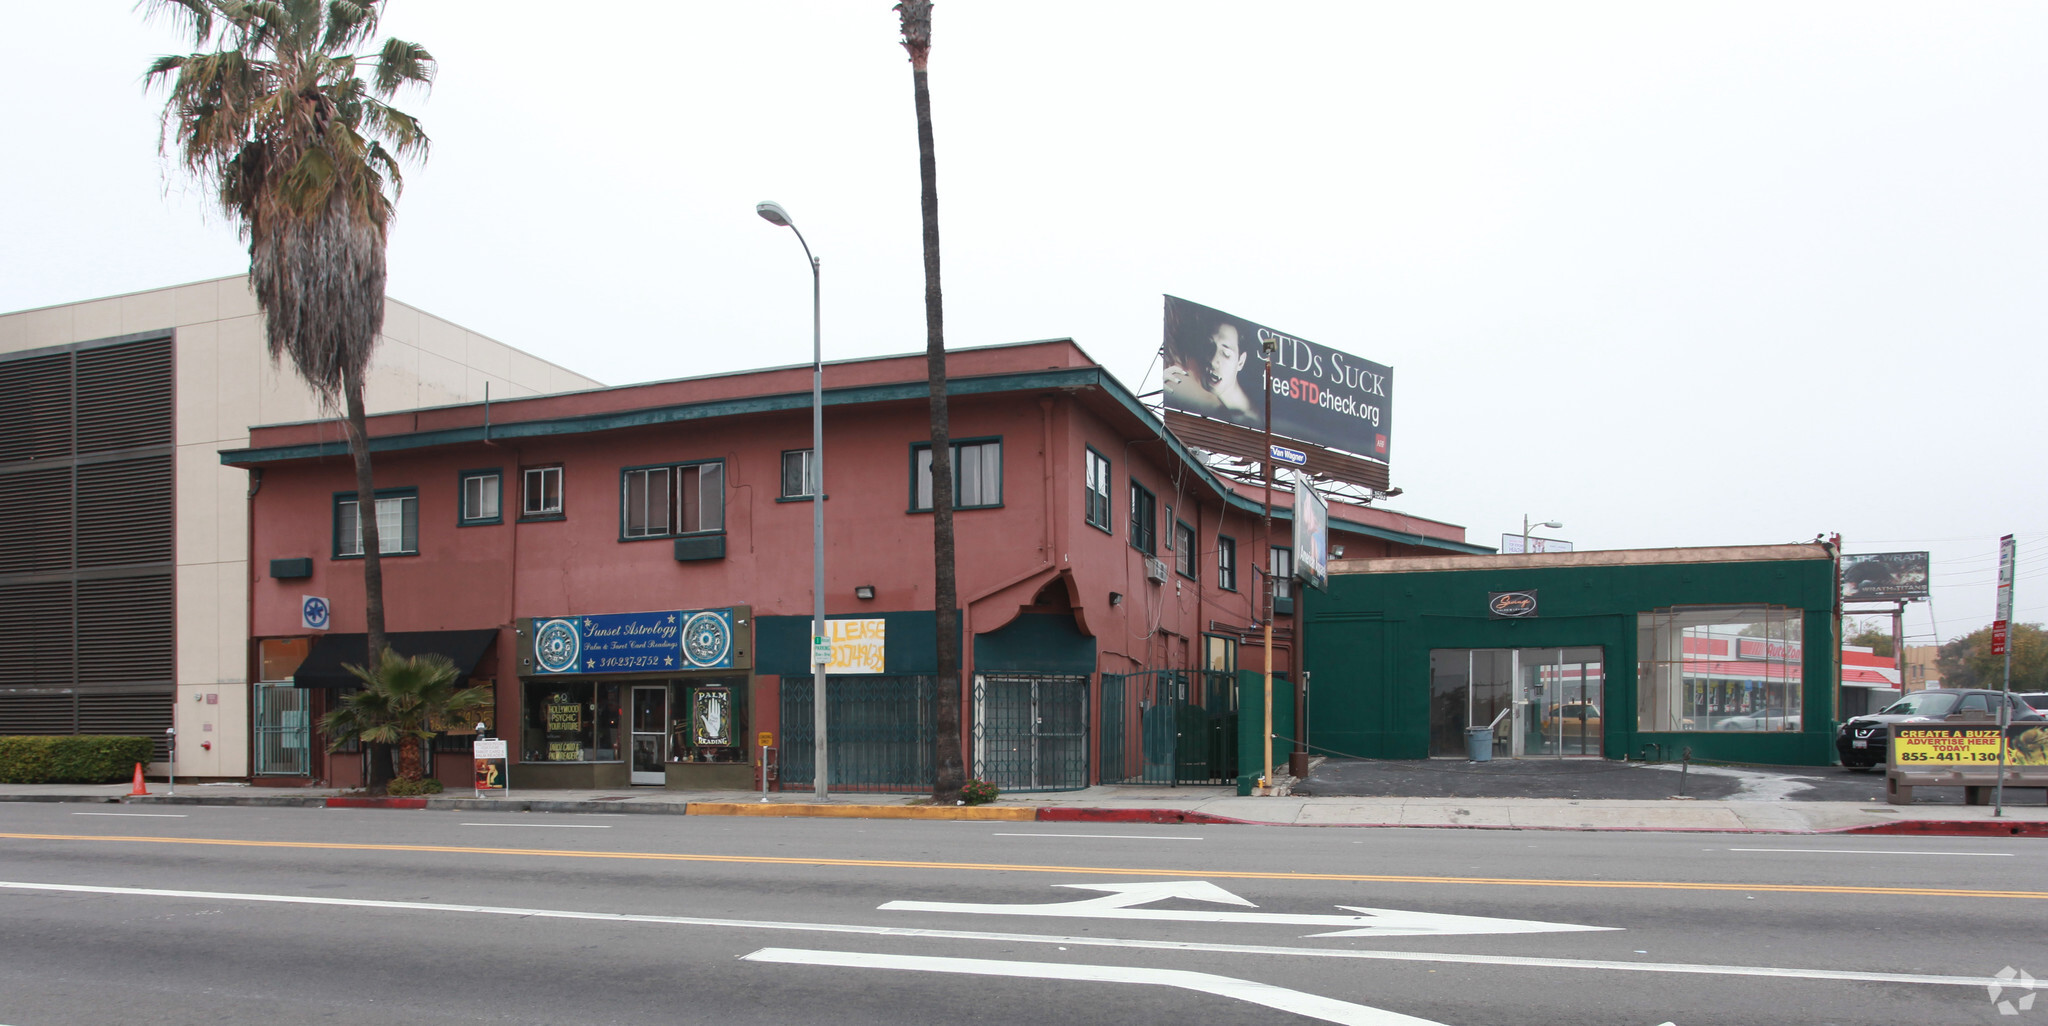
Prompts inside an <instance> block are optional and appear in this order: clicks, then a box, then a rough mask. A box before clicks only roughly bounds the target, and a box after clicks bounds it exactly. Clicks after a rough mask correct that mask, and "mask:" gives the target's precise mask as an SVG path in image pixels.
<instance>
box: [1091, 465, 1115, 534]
mask: <svg viewBox="0 0 2048 1026" xmlns="http://www.w3.org/2000/svg"><path fill="white" fill-rule="evenodd" d="M1087 502H1088V508H1087V510H1086V512H1085V514H1084V515H1085V517H1086V518H1087V521H1088V523H1089V524H1090V525H1091V526H1094V527H1100V528H1102V529H1103V530H1105V531H1108V530H1111V528H1110V526H1109V516H1110V514H1109V459H1108V457H1105V456H1103V455H1102V454H1101V453H1099V452H1096V451H1095V450H1094V449H1092V448H1091V449H1089V450H1088V493H1087Z"/></svg>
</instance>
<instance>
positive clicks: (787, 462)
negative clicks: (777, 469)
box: [782, 449, 818, 499]
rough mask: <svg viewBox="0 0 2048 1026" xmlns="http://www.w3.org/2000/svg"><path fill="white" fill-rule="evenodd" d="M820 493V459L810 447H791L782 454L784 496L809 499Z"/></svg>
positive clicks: (786, 497)
mask: <svg viewBox="0 0 2048 1026" xmlns="http://www.w3.org/2000/svg"><path fill="white" fill-rule="evenodd" d="M816 494H818V459H817V456H816V454H815V453H814V452H813V451H812V450H810V449H790V450H788V451H786V452H784V453H783V454H782V497H783V498H785V499H808V498H810V497H811V496H813V495H816Z"/></svg>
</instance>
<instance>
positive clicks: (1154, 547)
mask: <svg viewBox="0 0 2048 1026" xmlns="http://www.w3.org/2000/svg"><path fill="white" fill-rule="evenodd" d="M1131 548H1134V549H1137V550H1138V551H1140V552H1143V553H1144V554H1146V555H1148V556H1150V555H1154V554H1156V553H1157V552H1158V551H1159V500H1158V499H1156V498H1153V496H1152V493H1151V491H1149V490H1148V489H1146V487H1145V486H1144V485H1141V484H1139V483H1138V482H1136V481H1132V482H1131Z"/></svg>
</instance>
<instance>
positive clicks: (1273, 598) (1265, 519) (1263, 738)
mask: <svg viewBox="0 0 2048 1026" xmlns="http://www.w3.org/2000/svg"><path fill="white" fill-rule="evenodd" d="M1259 362H1260V363H1261V364H1262V365H1264V367H1265V375H1264V376H1265V381H1266V387H1265V393H1266V415H1265V418H1264V419H1265V428H1266V453H1265V455H1264V456H1262V457H1261V458H1260V459H1259V464H1260V465H1261V466H1262V467H1264V468H1265V473H1264V475H1263V476H1264V477H1265V479H1266V506H1265V511H1264V512H1263V513H1262V514H1261V516H1260V519H1259V532H1260V533H1261V534H1263V535H1264V536H1265V544H1266V608H1265V610H1264V613H1265V614H1266V615H1265V616H1264V617H1262V618H1261V619H1263V620H1264V621H1265V631H1266V700H1265V701H1264V702H1263V703H1261V709H1262V711H1263V712H1264V714H1265V717H1266V730H1265V732H1264V733H1262V734H1260V735H1259V760H1260V762H1262V763H1263V764H1264V765H1265V767H1266V770H1265V776H1262V777H1260V778H1259V782H1260V783H1262V784H1264V785H1265V786H1266V788H1267V793H1268V794H1270V793H1272V790H1271V789H1272V786H1273V607H1274V606H1275V604H1276V603H1277V602H1278V600H1279V585H1278V583H1277V582H1276V581H1275V580H1274V578H1273V340H1272V338H1271V337H1270V336H1269V337H1267V338H1266V339H1265V340H1264V341H1262V342H1260V343H1259Z"/></svg>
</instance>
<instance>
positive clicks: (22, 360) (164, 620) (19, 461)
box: [0, 275, 598, 778]
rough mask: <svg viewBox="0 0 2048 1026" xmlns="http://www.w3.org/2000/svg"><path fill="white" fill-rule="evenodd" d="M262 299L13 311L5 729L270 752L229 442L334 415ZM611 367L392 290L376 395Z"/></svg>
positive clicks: (2, 366)
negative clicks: (549, 352) (571, 362)
mask: <svg viewBox="0 0 2048 1026" xmlns="http://www.w3.org/2000/svg"><path fill="white" fill-rule="evenodd" d="M261 318H262V315H261V313H260V312H259V311H258V309H257V307H256V301H255V298H254V296H253V295H252V294H251V292H250V290H249V286H248V281H247V279H246V278H245V277H243V276H241V275H235V276H232V277H227V278H216V279H213V280H211V281H201V282H194V283H192V284H189V285H178V286H174V287H170V288H163V289H155V290H152V291H148V292H137V293H133V294H130V295H123V296H112V297H108V298H105V299H95V300H88V301H85V302H79V303H68V304H64V305H61V306H49V307H42V308H39V309H34V310H22V311H18V312H13V313H0V734H74V733H86V734H115V733H118V734H146V735H150V736H155V737H160V738H161V737H163V736H164V732H165V728H167V727H172V726H175V727H176V728H177V744H178V748H177V771H178V773H179V775H181V776H193V777H201V778H205V777H222V778H235V777H246V776H249V775H250V774H251V772H252V770H253V769H254V767H252V765H251V754H252V739H251V737H250V722H251V716H250V713H251V702H252V696H251V674H252V669H253V668H252V666H251V661H252V658H251V654H250V650H249V643H248V592H249V588H248V581H249V575H250V574H251V573H252V572H253V573H262V572H264V571H263V568H261V567H258V568H251V567H250V565H249V562H248V541H247V539H248V530H249V520H248V515H247V503H248V494H249V490H250V488H251V487H252V486H259V487H260V485H259V484H258V483H257V479H255V478H253V477H252V475H251V474H250V473H249V472H246V471H243V470H239V469H236V468H232V467H223V466H222V465H221V463H220V455H219V453H220V450H222V449H232V448H239V447H242V446H246V445H247V444H248V439H249V425H252V424H277V423H282V422H287V421H298V420H309V419H313V418H316V417H320V416H323V415H324V411H322V410H321V409H320V408H319V407H318V404H317V403H316V402H315V400H314V398H313V396H312V394H311V392H310V391H309V390H308V389H307V388H306V387H305V385H304V384H303V383H301V382H300V381H299V380H298V378H297V377H296V376H295V375H294V374H293V372H292V370H291V369H290V367H289V366H288V365H285V366H280V365H274V364H272V362H271V360H270V358H269V355H268V354H267V353H266V351H265V348H264V337H263V324H262V320H261ZM597 385H598V382H596V381H593V380H592V379H590V378H587V377H584V376H582V375H579V374H575V373H573V372H571V371H568V370H565V369H563V368H561V367H558V366H555V365H554V364H551V363H548V362H547V361H545V360H541V359H539V358H537V357H534V356H531V355H529V354H527V353H524V352H521V351H519V350H517V349H514V348H512V347H510V346H507V345H504V344H503V343H500V342H497V341H495V340H493V339H489V338H485V337H484V336H482V335H478V334H476V333H475V332H471V331H468V330H466V329H464V328H462V327H460V326H458V325H455V324H451V323H449V322H448V321H445V320H442V319H440V318H438V317H435V316H433V315H431V314H428V313H425V312H423V311H421V310H419V309H417V308H415V307H411V306H408V305H406V304H404V303H400V302H397V301H396V300H390V299H387V300H386V306H385V316H384V332H383V335H382V337H380V339H379V340H378V345H377V351H376V355H375V358H374V359H373V361H372V364H371V369H370V376H369V384H368V389H367V394H366V396H365V401H366V403H367V405H368V407H369V409H370V411H371V412H372V413H376V412H380V411H388V410H398V409H416V408H419V407H423V406H436V405H441V404H445V403H465V402H475V401H478V400H481V399H484V398H485V397H486V390H487V389H488V395H489V397H490V398H492V399H496V398H500V397H503V398H512V397H516V396H528V395H538V394H544V393H551V392H564V391H573V390H577V389H583V388H591V387H596V386H597ZM158 754H159V758H162V757H163V756H164V755H165V751H164V748H163V746H162V745H161V744H160V745H159V752H158ZM280 756H281V757H282V758H286V759H289V758H290V757H291V756H292V753H272V757H273V759H275V758H277V757H280ZM259 761H260V757H259ZM164 769H165V767H164V766H163V765H162V764H161V763H159V764H158V765H157V766H156V767H154V770H155V771H156V772H162V771H163V770H164Z"/></svg>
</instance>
